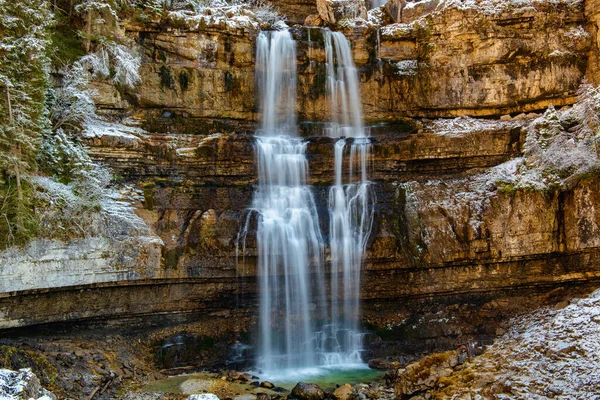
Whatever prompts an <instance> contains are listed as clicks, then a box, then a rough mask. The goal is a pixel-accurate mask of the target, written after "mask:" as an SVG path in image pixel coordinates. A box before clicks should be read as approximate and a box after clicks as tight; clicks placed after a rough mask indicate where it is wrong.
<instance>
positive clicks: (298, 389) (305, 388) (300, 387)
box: [291, 382, 325, 400]
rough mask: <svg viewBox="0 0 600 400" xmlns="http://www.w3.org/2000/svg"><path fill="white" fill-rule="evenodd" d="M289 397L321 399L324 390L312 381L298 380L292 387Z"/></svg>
mask: <svg viewBox="0 0 600 400" xmlns="http://www.w3.org/2000/svg"><path fill="white" fill-rule="evenodd" d="M291 397H292V398H294V399H296V400H322V399H324V398H325V391H324V390H323V389H322V388H321V387H320V386H319V385H315V384H314V383H304V382H299V383H298V384H297V385H296V386H294V388H293V389H292V394H291Z"/></svg>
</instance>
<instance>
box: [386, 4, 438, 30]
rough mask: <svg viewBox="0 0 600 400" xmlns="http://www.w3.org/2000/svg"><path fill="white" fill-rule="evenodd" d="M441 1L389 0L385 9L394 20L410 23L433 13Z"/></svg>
mask: <svg viewBox="0 0 600 400" xmlns="http://www.w3.org/2000/svg"><path fill="white" fill-rule="evenodd" d="M439 3H440V1H439V0H418V1H408V2H407V1H406V0H389V1H388V2H387V3H386V4H385V9H386V11H387V12H388V14H389V15H390V17H391V18H392V19H393V20H394V22H398V23H403V24H410V23H411V22H414V21H416V20H417V19H419V18H421V17H422V16H424V15H427V14H431V13H432V12H433V11H435V9H436V7H437V6H438V4H439Z"/></svg>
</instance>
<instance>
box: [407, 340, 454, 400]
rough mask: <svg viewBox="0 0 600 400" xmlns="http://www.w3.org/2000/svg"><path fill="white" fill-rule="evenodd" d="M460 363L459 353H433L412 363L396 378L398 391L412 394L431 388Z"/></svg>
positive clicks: (408, 394)
mask: <svg viewBox="0 0 600 400" xmlns="http://www.w3.org/2000/svg"><path fill="white" fill-rule="evenodd" d="M457 365H458V353H457V352H456V351H448V352H445V353H436V354H432V355H430V356H428V357H425V358H424V359H422V360H420V361H418V362H415V363H413V364H410V365H408V366H407V367H406V370H404V371H403V372H402V373H400V375H399V376H398V377H397V378H396V393H399V394H400V395H401V396H402V395H405V396H410V395H412V394H414V393H417V392H422V391H425V390H428V389H431V388H433V387H434V386H435V382H436V381H437V380H438V379H439V378H440V377H443V376H448V375H450V374H452V372H454V367H456V366H457Z"/></svg>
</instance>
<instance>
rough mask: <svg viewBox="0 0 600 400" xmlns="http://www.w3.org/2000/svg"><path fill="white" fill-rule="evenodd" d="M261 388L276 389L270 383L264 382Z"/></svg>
mask: <svg viewBox="0 0 600 400" xmlns="http://www.w3.org/2000/svg"><path fill="white" fill-rule="evenodd" d="M260 386H261V387H264V388H267V389H273V388H274V387H275V385H274V384H273V383H271V382H269V381H264V382H261V383H260Z"/></svg>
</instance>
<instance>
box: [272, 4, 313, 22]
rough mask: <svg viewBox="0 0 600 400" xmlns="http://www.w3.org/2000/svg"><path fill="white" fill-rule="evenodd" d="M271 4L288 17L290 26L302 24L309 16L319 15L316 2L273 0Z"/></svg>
mask: <svg viewBox="0 0 600 400" xmlns="http://www.w3.org/2000/svg"><path fill="white" fill-rule="evenodd" d="M269 3H271V4H273V5H274V6H275V7H277V8H279V11H280V12H281V13H282V14H283V15H285V16H286V21H287V23H288V25H294V24H302V23H303V22H304V19H305V18H306V17H307V16H308V15H312V14H316V13H317V4H316V1H315V0H271V1H269Z"/></svg>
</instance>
